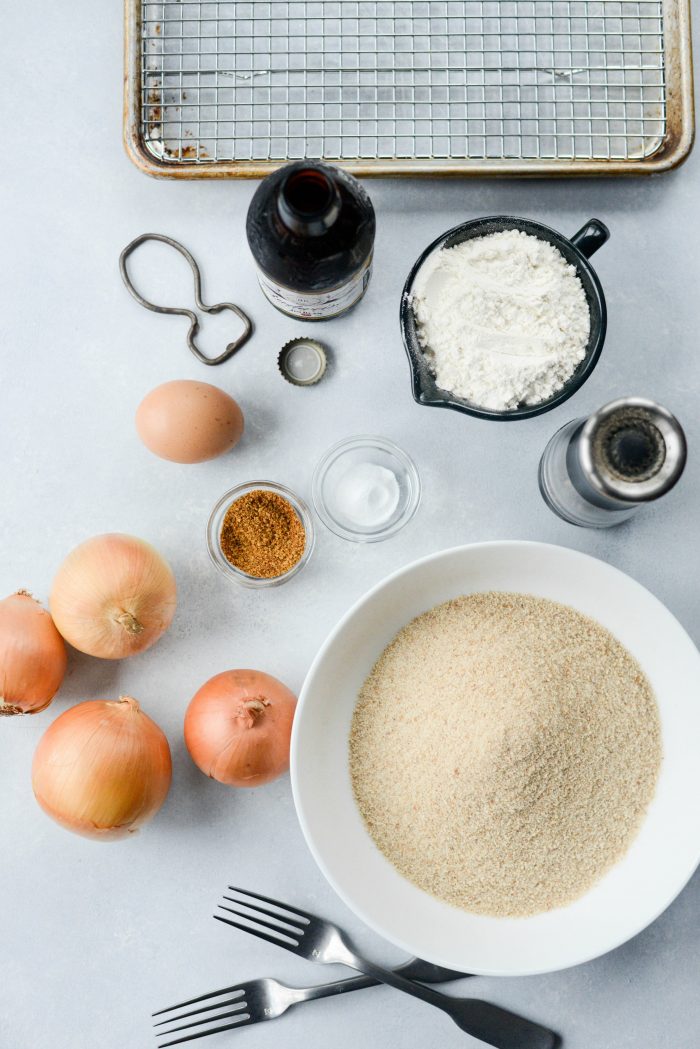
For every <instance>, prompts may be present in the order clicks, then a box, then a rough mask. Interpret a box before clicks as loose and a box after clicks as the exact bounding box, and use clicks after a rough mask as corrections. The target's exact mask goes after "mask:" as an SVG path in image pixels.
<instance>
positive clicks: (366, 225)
mask: <svg viewBox="0 0 700 1049" xmlns="http://www.w3.org/2000/svg"><path fill="white" fill-rule="evenodd" d="M374 231H375V218H374V208H373V207H372V202H371V200H370V199H369V197H368V195H367V193H366V192H365V190H364V189H363V187H362V186H361V185H360V183H359V182H358V181H357V180H356V179H354V178H353V177H352V175H348V174H347V172H345V171H342V170H340V169H339V168H334V167H331V166H330V165H329V164H322V163H320V162H317V161H309V160H303V161H298V162H295V163H293V164H287V165H286V166H285V167H283V168H280V169H279V171H275V172H274V173H273V174H272V175H268V177H267V178H266V179H264V180H263V181H262V182H261V183H260V185H259V186H258V188H257V190H256V191H255V194H254V196H253V199H252V201H251V203H250V207H249V209H248V220H247V223H246V232H247V235H248V244H249V245H250V250H251V251H252V253H253V258H254V259H255V262H256V264H257V267H258V280H259V281H260V287H261V288H262V290H263V292H264V293H265V295H266V296H267V298H268V299H269V300H270V302H271V303H272V304H273V306H276V307H277V309H278V310H281V311H282V312H283V313H287V314H289V316H291V317H300V318H302V319H304V320H326V319H327V318H329V317H337V316H338V315H339V314H341V313H344V312H345V311H346V310H349V309H350V307H351V306H354V305H355V303H356V302H357V301H358V300H359V299H361V298H362V296H363V295H364V293H365V290H366V288H367V285H368V283H369V278H370V273H371V268H372V249H373V247H374Z"/></svg>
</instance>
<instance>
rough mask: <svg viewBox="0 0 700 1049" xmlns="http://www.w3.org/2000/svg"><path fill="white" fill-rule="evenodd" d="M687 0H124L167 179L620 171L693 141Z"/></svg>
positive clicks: (137, 102) (135, 149) (146, 124)
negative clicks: (304, 170) (318, 165)
mask: <svg viewBox="0 0 700 1049" xmlns="http://www.w3.org/2000/svg"><path fill="white" fill-rule="evenodd" d="M688 21H689V17H688V10H687V6H686V3H685V2H684V0H218V2H210V0H127V106H126V118H127V144H128V145H129V147H130V151H131V153H132V156H134V159H136V160H137V162H139V163H140V164H141V166H142V167H144V168H146V169H147V170H149V171H150V172H151V173H153V174H159V173H160V174H170V175H178V174H180V175H183V176H192V175H260V174H264V173H265V172H266V171H268V170H270V169H271V168H272V167H275V166H277V165H278V164H280V163H283V162H285V161H287V160H293V159H298V158H303V157H322V158H324V159H326V160H330V161H336V162H339V163H344V164H346V165H347V166H348V167H350V168H351V169H353V170H355V171H356V172H359V173H364V174H392V173H396V174H412V173H430V172H432V173H441V172H442V173H460V172H461V173H467V174H468V173H472V172H474V173H480V174H481V173H484V172H493V171H496V172H499V173H520V174H522V173H531V174H537V173H562V174H573V173H576V172H577V171H579V170H580V171H581V172H582V173H585V172H590V173H592V172H601V171H607V172H609V173H621V172H623V171H628V172H632V171H634V170H640V169H641V170H659V169H661V168H662V167H668V166H671V165H672V164H673V163H677V162H678V161H679V160H680V159H682V157H683V156H684V155H685V154H686V153H687V152H688V150H689V148H690V145H691V143H692V123H693V121H692V94H691V91H692V88H691V76H690V42H689V25H688Z"/></svg>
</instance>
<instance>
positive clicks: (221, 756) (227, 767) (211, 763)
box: [185, 670, 297, 787]
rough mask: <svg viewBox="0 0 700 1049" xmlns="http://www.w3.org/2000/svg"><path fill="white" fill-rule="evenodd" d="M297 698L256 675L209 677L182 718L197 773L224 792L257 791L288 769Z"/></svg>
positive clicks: (240, 672)
mask: <svg viewBox="0 0 700 1049" xmlns="http://www.w3.org/2000/svg"><path fill="white" fill-rule="evenodd" d="M296 704H297V701H296V697H295V695H294V693H293V692H290V691H289V689H288V688H287V686H286V685H283V684H282V682H281V681H278V680H277V678H274V677H272V676H271V675H270V674H264V673H262V671H260V670H227V671H225V672H224V673H223V674H217V675H216V676H215V677H213V678H210V679H209V681H207V682H206V683H205V684H204V685H202V687H201V688H200V690H199V692H197V694H196V695H195V697H194V699H193V700H192V702H191V703H190V705H189V707H188V708H187V713H186V715H185V744H186V746H187V749H188V750H189V752H190V757H191V758H192V760H193V761H194V763H195V765H197V766H198V767H199V768H200V769H201V770H202V772H204V773H206V775H207V776H210V777H211V778H212V779H216V780H218V781H219V782H220V783H226V784H227V785H228V786H229V787H257V786H259V785H260V784H261V783H269V781H270V780H273V779H276V778H277V776H281V775H282V773H283V772H286V771H287V769H288V768H289V741H290V738H291V734H292V721H293V719H294V711H295V709H296Z"/></svg>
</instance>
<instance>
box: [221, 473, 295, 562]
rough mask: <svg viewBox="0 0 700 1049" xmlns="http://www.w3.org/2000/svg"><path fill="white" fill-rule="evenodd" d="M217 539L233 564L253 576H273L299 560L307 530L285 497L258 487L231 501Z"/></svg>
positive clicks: (225, 555) (227, 558)
mask: <svg viewBox="0 0 700 1049" xmlns="http://www.w3.org/2000/svg"><path fill="white" fill-rule="evenodd" d="M219 542H220V544H221V552H222V553H223V555H224V557H225V558H226V560H227V561H228V562H229V563H230V564H232V565H233V566H234V568H237V569H238V570H239V571H241V572H245V573H246V575H249V576H253V577H254V578H256V579H274V578H276V577H277V576H281V575H285V574H286V573H287V572H290V571H291V570H292V568H294V566H295V565H296V564H297V563H298V562H299V561H300V560H301V557H302V555H303V553H304V549H305V547H306V532H305V530H304V525H303V524H302V522H301V520H300V518H299V515H298V514H297V512H296V510H295V509H294V507H293V506H292V504H291V503H290V502H289V501H288V500H287V499H285V498H284V497H283V496H281V495H278V494H277V492H268V491H265V490H264V489H262V488H257V489H255V490H254V491H252V492H247V493H246V494H245V495H242V496H241V497H240V498H239V499H236V500H235V501H234V502H233V503H231V505H230V506H229V508H228V510H227V511H226V514H225V515H224V520H223V523H222V525H221V534H220V536H219Z"/></svg>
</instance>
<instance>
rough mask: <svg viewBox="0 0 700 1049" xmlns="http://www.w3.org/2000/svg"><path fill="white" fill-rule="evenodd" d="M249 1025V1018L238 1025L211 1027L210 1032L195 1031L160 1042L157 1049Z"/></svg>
mask: <svg viewBox="0 0 700 1049" xmlns="http://www.w3.org/2000/svg"><path fill="white" fill-rule="evenodd" d="M249 1023H250V1017H248V1018H247V1019H245V1020H239V1021H238V1023H232V1024H224V1025H223V1026H222V1027H212V1029H211V1031H197V1033H196V1034H186V1035H185V1036H184V1037H183V1038H175V1039H174V1040H173V1041H172V1042H161V1044H160V1045H159V1047H158V1049H166V1047H167V1046H169V1045H182V1043H183V1042H193V1041H194V1040H195V1038H206V1037H207V1035H209V1034H221V1032H222V1031H233V1030H235V1028H237V1027H245V1026H246V1024H249Z"/></svg>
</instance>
